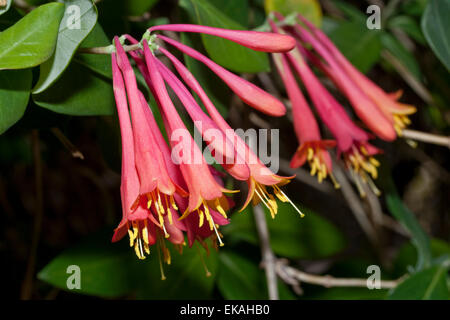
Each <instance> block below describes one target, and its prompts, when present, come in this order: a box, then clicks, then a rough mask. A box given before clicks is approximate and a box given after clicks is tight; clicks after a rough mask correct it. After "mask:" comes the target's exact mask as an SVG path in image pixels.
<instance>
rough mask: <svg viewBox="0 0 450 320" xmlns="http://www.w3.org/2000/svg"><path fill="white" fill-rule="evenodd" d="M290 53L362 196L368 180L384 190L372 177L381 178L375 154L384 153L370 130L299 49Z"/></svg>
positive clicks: (370, 183) (374, 188)
mask: <svg viewBox="0 0 450 320" xmlns="http://www.w3.org/2000/svg"><path fill="white" fill-rule="evenodd" d="M286 55H287V56H288V58H289V61H290V62H291V64H292V65H293V67H294V69H295V70H296V72H297V73H298V75H299V76H300V78H301V79H302V81H303V83H304V85H305V87H306V89H307V91H308V93H309V96H310V98H311V100H312V101H313V102H314V105H315V107H316V109H317V111H318V113H319V116H320V117H321V119H322V121H323V122H324V123H325V124H326V126H327V127H328V128H329V129H330V131H331V132H332V133H333V135H334V137H335V138H336V141H337V148H338V152H339V155H342V157H343V159H344V162H345V164H346V166H347V168H348V169H349V170H350V172H351V174H352V177H353V178H354V181H355V184H356V186H357V187H358V190H359V192H360V194H361V196H364V195H365V192H364V190H363V188H362V187H361V182H363V183H367V184H368V185H369V186H370V187H371V188H372V190H373V192H374V193H376V194H379V193H380V191H379V190H378V188H376V186H375V184H374V183H373V181H372V179H376V178H377V176H378V172H377V167H378V166H379V162H378V161H377V160H376V159H375V158H374V157H373V156H374V155H375V154H377V153H380V150H379V149H377V148H375V147H374V146H372V145H371V144H370V143H369V142H368V141H369V139H370V136H369V134H367V133H366V132H365V131H363V130H362V129H360V128H359V127H357V126H356V125H355V124H354V123H353V122H352V120H351V119H350V118H349V116H348V115H347V113H346V112H345V110H344V108H343V107H342V106H341V105H340V104H339V103H338V102H337V101H336V100H335V99H334V97H333V96H332V95H331V94H330V93H329V92H328V91H327V90H326V89H325V87H324V86H323V85H322V84H321V83H320V81H319V80H318V79H317V78H316V76H315V75H314V73H313V72H312V71H311V69H310V68H309V66H308V65H307V64H306V62H305V61H304V60H303V58H302V56H301V54H300V52H299V51H298V49H294V50H293V51H291V52H289V53H287V54H286ZM371 178H372V179H371Z"/></svg>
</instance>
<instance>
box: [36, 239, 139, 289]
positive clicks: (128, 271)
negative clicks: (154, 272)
mask: <svg viewBox="0 0 450 320" xmlns="http://www.w3.org/2000/svg"><path fill="white" fill-rule="evenodd" d="M110 239H111V234H108V233H107V232H101V233H99V234H96V235H94V236H91V237H89V238H88V239H86V240H84V241H83V242H82V243H80V244H78V245H76V246H75V247H73V248H71V249H68V250H65V251H64V252H63V253H61V254H60V255H59V256H57V257H56V258H55V259H53V260H52V261H51V262H50V263H49V264H48V265H46V266H45V267H44V268H43V269H42V270H41V271H40V272H39V273H38V279H40V280H42V281H45V282H47V283H50V284H52V285H53V286H55V287H58V288H60V289H63V290H68V288H67V284H66V282H67V279H68V277H69V276H70V274H68V273H67V267H68V266H71V265H77V266H79V267H80V270H81V289H80V290H76V289H74V290H71V291H72V292H79V293H83V294H90V295H96V296H100V297H110V298H114V297H120V296H123V295H126V294H128V293H130V292H131V291H132V290H133V288H134V287H135V285H136V283H137V281H138V279H137V277H138V274H136V271H135V270H133V268H135V267H136V260H137V258H136V257H135V256H134V252H133V250H131V249H130V248H128V247H127V245H126V243H125V241H123V242H122V243H119V244H112V243H111V241H110Z"/></svg>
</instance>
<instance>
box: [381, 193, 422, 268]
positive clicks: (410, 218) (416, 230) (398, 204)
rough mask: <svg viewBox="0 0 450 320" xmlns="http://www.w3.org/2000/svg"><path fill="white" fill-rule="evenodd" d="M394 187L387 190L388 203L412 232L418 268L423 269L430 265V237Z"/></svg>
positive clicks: (400, 220) (392, 211) (393, 213)
mask: <svg viewBox="0 0 450 320" xmlns="http://www.w3.org/2000/svg"><path fill="white" fill-rule="evenodd" d="M393 188H394V187H393V186H391V187H390V188H389V189H385V190H386V205H387V207H388V209H389V211H390V212H391V213H392V215H393V216H394V217H395V219H396V220H397V221H398V222H400V224H401V225H402V226H403V227H404V228H406V229H407V230H408V231H409V232H410V233H411V238H412V239H411V241H412V242H413V244H414V246H415V247H416V249H417V252H418V259H417V265H416V269H417V270H421V269H422V268H424V267H427V266H429V265H430V262H431V250H430V239H429V237H428V235H427V234H426V233H425V231H424V230H423V229H422V227H421V226H420V224H419V222H418V221H417V219H416V217H415V216H414V214H413V213H412V212H411V211H409V209H408V208H407V207H406V206H405V205H404V204H403V202H402V200H401V199H400V197H399V196H398V194H397V192H396V190H395V189H393Z"/></svg>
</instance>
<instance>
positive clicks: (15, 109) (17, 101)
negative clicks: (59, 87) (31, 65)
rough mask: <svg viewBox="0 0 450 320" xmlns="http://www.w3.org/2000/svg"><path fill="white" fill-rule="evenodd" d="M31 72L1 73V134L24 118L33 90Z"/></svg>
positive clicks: (4, 71) (27, 70)
mask: <svg viewBox="0 0 450 320" xmlns="http://www.w3.org/2000/svg"><path fill="white" fill-rule="evenodd" d="M31 80H32V75H31V70H30V69H24V70H2V71H0V134H2V133H3V132H5V131H6V130H7V129H8V128H10V127H11V126H12V125H13V124H14V123H16V122H17V121H19V119H20V118H22V116H23V114H24V112H25V109H26V107H27V104H28V99H29V97H30V89H31Z"/></svg>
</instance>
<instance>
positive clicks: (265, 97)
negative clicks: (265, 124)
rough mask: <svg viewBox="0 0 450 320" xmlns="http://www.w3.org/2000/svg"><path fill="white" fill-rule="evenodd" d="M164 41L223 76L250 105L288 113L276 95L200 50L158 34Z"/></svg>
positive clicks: (275, 112)
mask: <svg viewBox="0 0 450 320" xmlns="http://www.w3.org/2000/svg"><path fill="white" fill-rule="evenodd" d="M158 38H159V39H161V40H163V41H164V42H166V43H168V44H170V45H172V46H174V47H176V48H177V49H178V50H180V51H182V52H183V53H185V54H187V55H188V56H190V57H192V58H194V59H196V60H198V61H200V62H202V63H203V64H205V65H206V66H207V67H208V68H209V69H211V71H213V72H214V73H215V74H216V75H217V76H218V77H219V78H221V79H222V80H223V81H224V82H225V83H226V84H227V86H228V87H230V89H231V90H232V91H233V92H234V93H235V94H236V95H238V96H239V98H241V100H242V101H244V102H245V103H246V104H248V105H249V106H251V107H253V108H255V109H256V110H259V111H261V112H263V113H266V114H268V115H271V116H278V117H279V116H283V115H284V114H285V113H286V108H285V106H284V105H283V104H282V103H281V102H280V101H279V100H278V99H276V98H275V97H274V96H272V95H271V94H269V93H267V92H266V91H264V90H262V89H260V88H259V87H257V86H255V85H254V84H253V83H251V82H248V81H247V80H245V79H242V78H241V77H239V76H237V75H235V74H234V73H231V72H230V71H228V70H226V69H225V68H223V67H221V66H219V65H218V64H217V63H215V62H213V61H212V60H211V59H209V58H207V57H205V56H204V55H203V54H201V53H200V52H198V51H196V50H194V49H192V48H190V47H188V46H186V45H184V44H182V43H180V42H178V41H175V40H173V39H170V38H168V37H165V36H162V35H158Z"/></svg>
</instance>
